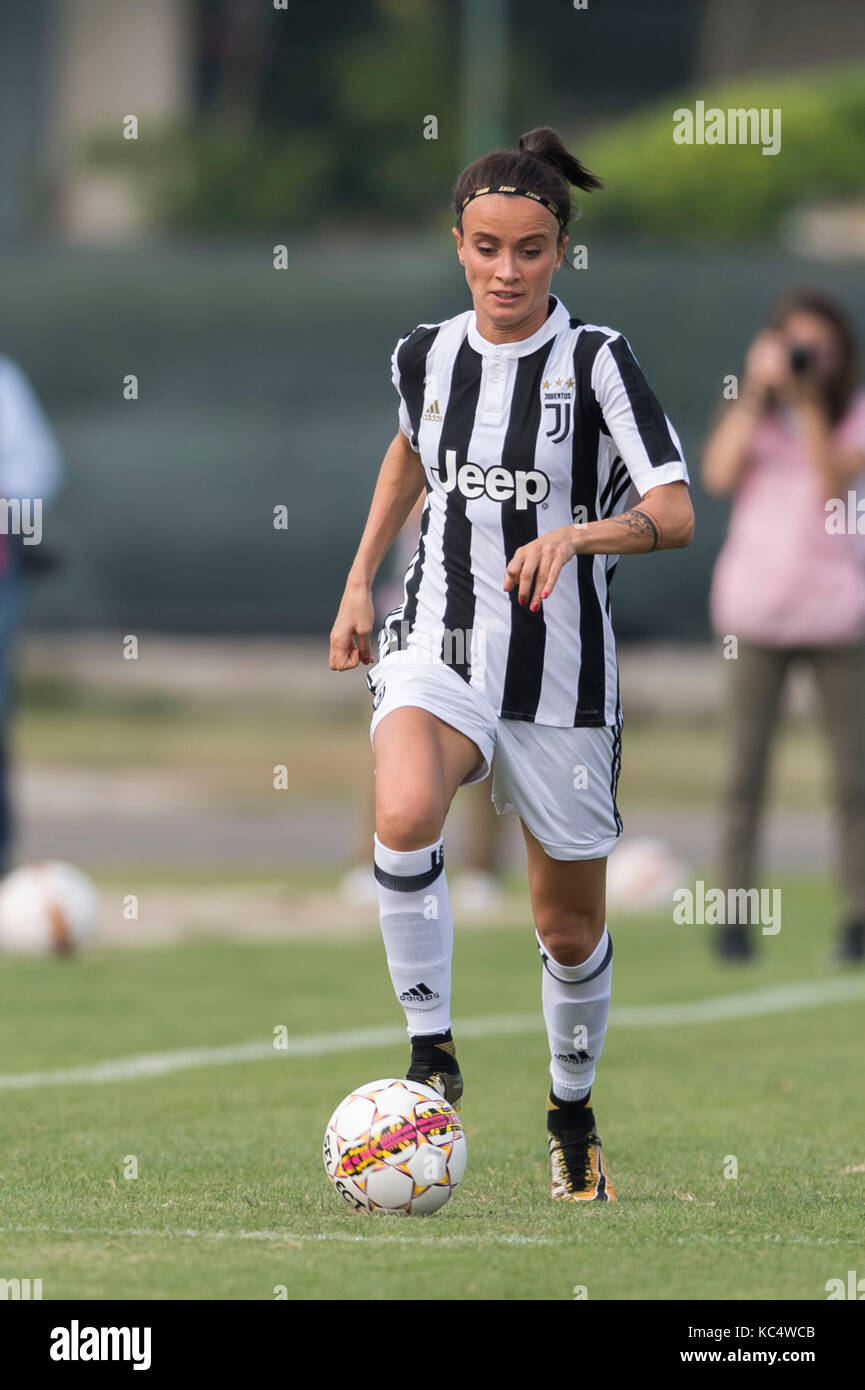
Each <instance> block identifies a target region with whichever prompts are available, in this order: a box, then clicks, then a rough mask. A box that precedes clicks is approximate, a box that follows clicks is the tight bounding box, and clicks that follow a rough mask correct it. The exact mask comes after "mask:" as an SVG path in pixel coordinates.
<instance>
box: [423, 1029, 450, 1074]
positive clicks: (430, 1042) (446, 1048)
mask: <svg viewBox="0 0 865 1390" xmlns="http://www.w3.org/2000/svg"><path fill="white" fill-rule="evenodd" d="M411 1060H412V1066H413V1067H414V1066H418V1065H420V1066H436V1067H439V1068H440V1069H441V1070H442V1071H458V1070H459V1067H458V1066H457V1059H456V1048H455V1046H454V1040H453V1036H452V1034H451V1030H450V1028H447V1029H446V1030H445V1032H444V1033H415V1034H414V1035H413V1037H412V1039H411Z"/></svg>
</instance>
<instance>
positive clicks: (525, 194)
mask: <svg viewBox="0 0 865 1390" xmlns="http://www.w3.org/2000/svg"><path fill="white" fill-rule="evenodd" d="M482 193H518V194H519V195H520V197H521V198H531V199H532V200H533V201H534V202H536V203H542V204H543V205H544V207H545V208H549V210H550V212H551V213H552V214H553V217H554V218H555V219H556V221H557V222H558V224H559V226H560V227H561V228H562V230H563V231H564V229H565V228H566V227H567V225H568V224H567V222H565V221H564V220H563V219H562V216H561V213H560V212H559V210H558V208H557V207H556V205H555V203H551V202H550V200H549V198H545V197H544V196H543V194H541V193H533V192H532V190H531V189H530V188H516V187H515V186H514V185H513V184H512V183H500V184H498V185H497V186H496V187H495V188H493V187H492V185H488V186H487V187H486V188H475V189H474V190H473V191H472V192H471V193H469V194H467V195H466V197H465V198H463V200H462V202H461V203H460V208H459V215H460V217H462V215H463V208H464V207H465V205H466V203H470V202H471V200H472V198H479V197H480V196H481V194H482Z"/></svg>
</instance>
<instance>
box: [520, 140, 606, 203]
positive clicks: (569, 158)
mask: <svg viewBox="0 0 865 1390" xmlns="http://www.w3.org/2000/svg"><path fill="white" fill-rule="evenodd" d="M519 150H520V153H521V154H522V153H527V154H533V155H534V156H535V158H536V159H543V160H544V161H545V163H547V164H552V166H553V168H554V169H556V170H557V171H558V172H559V173H560V174H561V175H562V177H563V178H565V179H567V181H568V183H572V184H574V185H575V186H576V187H577V188H585V189H587V190H588V189H593V188H603V186H604V184H603V180H602V179H599V178H597V177H596V176H595V175H594V174H593V173H591V172H590V171H589V170H588V169H587V168H586V167H585V165H584V164H581V163H580V161H579V160H578V159H577V157H576V155H572V154H571V153H570V151H569V150H566V149H565V146H564V144H563V142H562V137H561V136H560V135H559V132H558V131H557V130H553V129H552V127H551V126H548V125H539V126H537V127H536V128H535V129H534V130H529V131H527V132H526V134H525V135H521V136H520V143H519Z"/></svg>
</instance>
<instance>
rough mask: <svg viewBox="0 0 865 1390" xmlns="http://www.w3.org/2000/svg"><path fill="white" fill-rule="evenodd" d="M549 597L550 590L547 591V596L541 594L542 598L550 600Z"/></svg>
mask: <svg viewBox="0 0 865 1390" xmlns="http://www.w3.org/2000/svg"><path fill="white" fill-rule="evenodd" d="M549 596H550V591H549V589H548V590H547V592H546V593H545V594H541V598H549Z"/></svg>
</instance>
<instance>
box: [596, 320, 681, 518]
mask: <svg viewBox="0 0 865 1390" xmlns="http://www.w3.org/2000/svg"><path fill="white" fill-rule="evenodd" d="M592 390H593V392H594V395H595V399H596V400H597V402H598V406H599V408H600V411H601V415H602V416H603V420H604V424H605V426H606V428H607V429H608V430H609V432H610V436H611V438H612V440H613V442H614V444H615V446H616V448H617V450H618V452H619V453H620V454H621V456H622V459H623V461H624V463H625V467H626V468H627V470H628V472H629V474H630V475H631V481H632V482H633V485H634V487H635V488H636V490H637V492H638V493H639V495H640V496H641V497H642V496H643V495H644V494H645V493H647V492H648V491H649V489H650V488H653V487H660V486H661V485H662V484H663V483H675V482H684V483H689V482H690V478H689V477H688V469H687V465H686V463H685V454H684V451H683V449H682V445H681V442H680V440H679V436H678V435H677V433H676V431H675V429H674V428H673V426H672V424H671V422H670V420H669V418H668V417H667V416H666V415H665V413H664V411H663V410H662V408H661V405H660V403H659V402H658V400H657V398H656V397H655V395H654V393H653V392H652V390H651V388H650V386H649V384H648V382H647V381H646V378H645V376H644V375H643V370H642V368H641V366H640V364H639V362H638V361H637V359H636V357H635V356H634V354H633V352H632V351H631V345H630V343H629V342H628V340H627V338H624V337H623V336H622V335H621V334H618V335H617V336H616V337H614V338H610V339H608V340H607V342H605V343H604V345H603V346H602V347H601V348H600V349H599V351H598V353H597V355H596V357H595V361H594V364H593V367H592Z"/></svg>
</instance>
